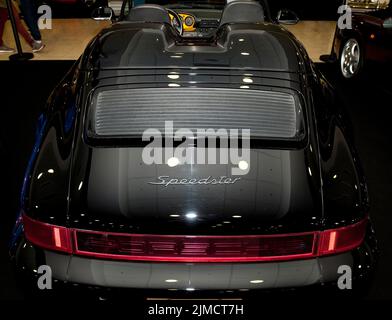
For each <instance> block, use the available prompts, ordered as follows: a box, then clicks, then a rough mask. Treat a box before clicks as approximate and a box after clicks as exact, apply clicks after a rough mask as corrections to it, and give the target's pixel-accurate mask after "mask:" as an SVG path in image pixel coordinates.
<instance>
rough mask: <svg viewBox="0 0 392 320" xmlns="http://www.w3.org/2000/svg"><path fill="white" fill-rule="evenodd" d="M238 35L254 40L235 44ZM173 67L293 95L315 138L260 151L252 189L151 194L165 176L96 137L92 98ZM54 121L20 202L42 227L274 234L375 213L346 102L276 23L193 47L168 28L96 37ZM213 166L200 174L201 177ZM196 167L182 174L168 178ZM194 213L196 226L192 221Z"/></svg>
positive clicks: (204, 80) (184, 73) (247, 184)
mask: <svg viewBox="0 0 392 320" xmlns="http://www.w3.org/2000/svg"><path fill="white" fill-rule="evenodd" d="M142 29H144V30H142ZM138 37H139V38H138ZM140 37H141V38H140ZM143 37H144V38H143ZM138 39H139V40H140V39H142V40H140V41H141V42H140V41H138ZM239 39H245V41H238V43H235V40H239ZM153 40H154V41H155V46H153V45H152V42H151V41H153ZM256 40H257V41H256ZM261 40H262V41H261ZM136 44H137V45H136ZM241 52H247V53H249V54H250V55H249V56H247V58H244V56H243V55H241ZM143 53H144V54H143ZM171 55H180V56H181V58H173V59H172V58H170V56H171ZM152 56H153V57H154V58H152ZM171 71H176V72H178V73H179V74H180V76H181V77H180V78H181V80H179V81H178V83H179V84H180V85H181V86H193V87H200V88H202V87H213V86H216V87H225V88H226V87H228V88H230V87H232V88H238V87H239V86H241V85H242V84H243V82H242V79H243V78H244V77H245V76H247V77H252V79H253V83H252V84H250V85H249V88H248V89H245V88H244V90H259V89H267V90H294V91H295V92H297V93H298V94H299V95H300V96H301V97H302V100H303V104H304V105H303V108H304V112H305V113H306V119H307V132H308V135H307V137H306V140H305V141H304V143H303V145H301V146H284V145H283V146H277V145H268V144H265V145H257V146H256V148H255V149H254V150H253V151H252V157H253V158H256V157H257V156H260V155H263V157H265V159H267V161H266V162H267V166H264V164H259V163H258V161H257V160H256V161H252V162H251V163H252V170H251V172H250V173H249V175H248V176H246V177H244V180H245V181H243V182H244V183H242V182H241V183H239V184H236V185H233V186H232V187H226V189H225V188H221V189H215V190H209V189H208V188H204V189H203V188H198V189H196V188H195V189H194V190H191V189H190V188H188V189H187V190H183V189H177V190H164V191H162V190H158V189H157V188H155V189H152V188H150V187H148V185H147V183H146V182H147V181H150V180H149V179H154V177H155V179H156V177H157V176H159V175H161V174H157V173H158V172H159V171H161V172H167V169H164V168H163V169H162V168H158V167H156V168H152V169H153V173H149V174H147V175H146V176H144V179H139V180H138V177H140V174H141V173H142V172H143V171H145V170H147V168H146V166H145V165H143V164H140V161H139V160H140V153H141V149H140V146H136V145H135V146H128V148H126V146H124V145H122V144H121V141H118V142H116V141H110V142H109V145H107V144H106V145H99V144H97V143H96V142H94V141H89V140H88V139H86V134H85V133H86V132H85V127H86V126H85V121H86V119H87V118H86V117H87V113H88V102H89V97H90V95H91V92H92V91H93V90H95V89H97V88H101V87H104V86H105V87H107V86H111V87H117V88H122V87H166V86H167V85H168V83H169V82H173V80H170V79H168V78H167V74H168V73H169V72H171ZM44 117H45V119H46V120H47V121H46V123H45V125H44V127H43V130H42V132H43V134H42V140H41V141H40V147H39V152H37V155H36V157H35V160H34V161H33V162H32V166H31V169H30V171H29V174H28V176H27V180H26V188H25V192H24V198H23V199H22V200H23V211H24V212H26V213H27V214H28V215H30V216H31V217H33V218H36V219H39V220H41V221H45V222H49V223H53V224H59V225H67V226H70V227H75V228H82V229H93V230H111V231H119V232H134V233H161V234H168V233H170V234H268V233H286V232H301V231H309V230H319V229H323V228H332V227H338V226H343V225H347V224H350V223H353V222H356V221H358V220H360V219H362V218H363V217H364V216H365V215H366V214H368V199H367V197H368V196H367V191H366V183H365V180H364V177H363V174H362V171H361V169H360V165H359V163H358V159H357V156H356V153H355V151H354V148H353V146H352V144H351V141H350V137H349V134H348V129H347V128H346V126H345V119H344V117H343V115H342V112H341V109H340V106H339V101H337V99H336V97H335V96H334V92H333V89H332V88H331V86H330V85H329V84H328V83H327V82H326V81H325V80H324V79H323V77H322V76H321V75H320V74H319V73H318V71H317V70H316V69H315V68H314V66H313V64H312V62H311V61H310V60H309V58H308V56H307V54H306V52H305V50H304V48H303V47H302V45H301V44H300V43H299V42H298V41H297V40H296V39H295V38H294V36H293V35H291V34H290V33H289V32H288V31H286V30H285V29H283V28H281V27H280V26H278V25H273V24H268V23H266V24H259V25H228V26H226V27H224V28H222V30H220V31H218V33H217V35H216V37H214V38H211V39H202V40H200V39H194V40H189V39H188V40H187V41H185V40H183V39H181V38H179V37H178V36H177V35H176V34H175V32H174V31H173V30H172V29H171V28H170V27H169V26H165V25H160V24H143V25H140V24H130V23H119V24H117V25H115V26H113V27H112V28H109V29H107V30H104V31H102V32H101V34H99V35H98V36H97V37H96V38H95V39H94V40H92V42H91V43H90V45H89V46H88V48H87V49H86V51H85V53H84V54H83V56H82V57H81V59H80V60H79V61H78V62H77V63H76V64H75V66H74V67H73V69H72V70H71V71H70V73H69V74H68V75H67V76H66V78H65V79H64V80H63V82H62V83H61V84H60V85H59V86H58V87H57V89H56V90H55V92H54V93H53V95H52V97H51V98H50V100H49V102H48V105H47V107H46V109H45V111H44ZM268 157H269V160H268ZM130 158H132V161H129V159H130ZM282 159H284V161H283V160H282ZM279 161H281V163H282V164H281V165H280V166H279V165H277V162H279ZM121 163H123V164H121ZM129 163H132V164H133V167H129V166H128V164H129ZM221 169H222V170H220V172H223V173H222V175H223V174H226V173H225V172H226V171H227V168H221ZM154 170H155V173H154ZM165 170H166V171H165ZM181 170H182V171H181ZM203 170H207V171H203ZM208 171H211V168H208V166H206V168H200V172H201V173H200V174H201V177H204V175H207V176H208V175H210V174H208V173H207V172H208ZM189 172H190V171H189V168H187V167H183V168H179V169H177V171H171V172H170V175H184V176H186V175H187V174H189ZM213 172H214V171H213ZM217 172H218V171H217ZM257 172H259V174H261V176H257V174H256V173H257ZM138 175H139V176H138ZM162 175H165V174H162ZM167 175H169V174H167ZM217 175H218V176H219V174H218V173H217ZM252 177H253V178H252ZM128 179H129V180H128ZM155 179H154V180H155ZM265 181H267V184H265ZM263 183H264V184H263ZM268 183H269V184H268ZM260 186H262V189H263V190H262V191H260ZM122 188H123V189H122ZM132 190H135V192H132ZM120 198H121V199H120ZM282 199H286V204H285V206H283V207H282V203H283V202H284V201H282ZM189 212H196V213H197V215H198V217H197V219H195V220H194V221H188V220H187V219H186V218H184V215H185V214H186V213H189ZM173 214H176V215H177V214H178V215H180V217H175V218H172V217H170V215H173ZM233 215H238V216H241V218H236V219H235V218H232V216H233ZM225 222H230V223H225Z"/></svg>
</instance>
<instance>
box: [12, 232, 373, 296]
mask: <svg viewBox="0 0 392 320" xmlns="http://www.w3.org/2000/svg"><path fill="white" fill-rule="evenodd" d="M367 238H368V239H367V240H366V241H365V242H364V243H363V244H362V245H361V247H359V248H357V249H355V250H353V251H350V252H347V253H343V254H338V255H333V256H327V257H321V258H315V259H306V260H298V261H284V262H268V263H160V262H129V261H112V260H100V259H91V258H85V257H78V256H71V255H67V254H62V253H55V252H51V251H47V250H42V249H40V248H37V247H35V246H33V245H31V244H30V243H28V242H26V241H25V239H21V242H20V243H19V246H18V249H17V251H16V255H15V262H16V269H17V271H22V273H20V272H17V275H19V276H20V277H22V274H23V276H26V275H27V276H28V278H30V279H32V280H33V283H34V282H35V283H36V279H37V278H38V276H39V275H38V274H37V270H38V268H39V266H41V265H48V266H50V268H51V270H52V276H53V279H54V280H56V282H59V283H67V284H68V285H73V286H78V285H81V286H87V287H99V288H112V289H140V290H148V291H155V290H158V291H162V290H163V291H170V292H172V291H174V290H176V291H183V292H186V290H193V289H194V290H195V292H201V291H211V292H212V291H238V292H239V291H241V292H244V291H256V290H257V291H259V290H274V289H283V288H304V287H309V286H319V285H327V284H330V285H336V283H337V280H338V278H339V277H340V276H341V274H339V273H338V269H339V267H340V266H342V265H345V266H349V267H350V268H351V270H352V276H353V282H355V281H358V280H361V281H365V280H367V279H368V278H369V277H370V275H371V273H372V271H373V270H374V267H375V263H376V256H377V255H376V246H375V243H373V241H372V238H370V237H367ZM168 279H172V280H173V279H174V280H176V281H175V282H174V281H171V282H167V281H166V280H168ZM252 280H262V282H261V281H256V283H255V281H252ZM353 286H354V285H353ZM189 288H191V289H189Z"/></svg>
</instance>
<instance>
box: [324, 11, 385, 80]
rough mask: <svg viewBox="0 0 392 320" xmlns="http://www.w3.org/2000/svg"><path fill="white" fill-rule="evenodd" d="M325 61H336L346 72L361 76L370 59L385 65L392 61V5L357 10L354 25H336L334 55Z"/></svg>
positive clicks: (342, 71) (354, 76) (325, 58)
mask: <svg viewBox="0 0 392 320" xmlns="http://www.w3.org/2000/svg"><path fill="white" fill-rule="evenodd" d="M320 59H321V60H323V61H336V62H338V63H339V69H340V73H341V74H342V76H343V77H344V78H346V79H355V78H358V77H359V76H360V75H361V73H362V71H363V70H364V68H365V66H366V65H367V64H368V62H370V61H373V62H377V63H380V64H382V65H385V64H388V63H390V62H391V61H392V5H391V4H390V5H389V6H388V7H387V8H386V9H383V10H376V11H369V12H364V13H360V12H354V13H353V16H352V29H339V28H336V33H335V38H334V42H333V47H332V53H331V55H330V56H322V57H321V58H320Z"/></svg>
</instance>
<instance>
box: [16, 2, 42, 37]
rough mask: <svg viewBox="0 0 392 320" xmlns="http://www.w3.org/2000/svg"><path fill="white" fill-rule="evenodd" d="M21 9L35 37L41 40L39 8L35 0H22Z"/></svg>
mask: <svg viewBox="0 0 392 320" xmlns="http://www.w3.org/2000/svg"><path fill="white" fill-rule="evenodd" d="M20 9H21V11H22V14H23V17H24V20H25V22H26V25H27V27H28V28H29V30H30V33H31V36H32V37H33V39H34V40H36V41H39V40H41V32H40V31H39V28H38V18H39V17H38V13H37V10H38V8H37V4H36V2H35V0H20Z"/></svg>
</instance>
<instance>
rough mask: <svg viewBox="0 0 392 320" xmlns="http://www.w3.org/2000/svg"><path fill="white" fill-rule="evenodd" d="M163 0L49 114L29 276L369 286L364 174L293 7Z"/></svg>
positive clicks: (254, 286)
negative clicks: (300, 36) (296, 27)
mask: <svg viewBox="0 0 392 320" xmlns="http://www.w3.org/2000/svg"><path fill="white" fill-rule="evenodd" d="M150 2H154V1H149V3H147V4H144V5H140V6H136V7H134V8H131V7H127V6H129V3H130V2H129V1H125V2H124V6H123V10H122V12H123V13H122V16H121V18H120V19H119V21H117V22H116V23H114V24H113V25H112V26H111V27H110V28H108V29H105V30H103V31H102V32H100V34H99V35H97V36H96V37H95V38H94V39H93V40H92V41H91V43H90V44H89V45H88V47H87V49H86V50H85V52H84V54H83V55H82V57H81V58H80V59H79V60H78V61H77V63H76V64H75V65H74V67H73V68H72V70H71V71H70V72H69V73H68V75H67V76H66V77H65V78H64V80H63V81H62V82H61V83H60V84H59V85H58V86H57V88H56V89H55V91H54V92H53V94H52V96H51V97H50V99H49V101H48V104H47V106H46V108H45V110H44V112H43V113H42V115H41V117H40V119H39V126H38V129H37V139H36V144H35V146H34V151H33V154H32V156H31V159H30V162H29V166H28V169H27V173H26V176H25V181H24V185H23V190H22V199H21V210H20V215H19V217H18V219H17V222H16V225H15V229H14V232H13V237H12V241H11V247H10V252H11V256H12V258H13V260H14V262H15V266H16V271H17V275H19V276H20V277H27V278H28V279H33V284H34V283H36V282H37V279H39V277H40V276H42V272H41V271H42V269H41V271H40V267H41V266H46V268H49V269H50V271H51V276H52V278H53V286H54V287H55V286H56V285H57V286H59V287H61V288H64V287H76V286H77V287H79V288H83V287H88V288H97V290H98V289H102V290H106V289H111V290H117V289H118V290H121V289H135V290H136V291H137V289H140V290H149V292H153V291H154V292H155V290H157V291H159V292H175V293H176V294H181V292H184V293H187V294H197V293H201V292H209V293H211V292H224V291H229V292H239V293H240V292H245V291H251V292H252V291H255V292H262V291H264V292H265V290H272V291H275V290H277V291H279V289H285V288H290V289H291V288H297V289H300V288H319V287H336V288H340V289H342V290H349V289H350V288H352V289H355V288H358V287H360V286H362V283H365V282H366V281H367V280H368V279H370V276H371V274H372V272H373V270H374V266H375V261H376V256H377V255H376V251H377V250H376V249H377V246H376V240H375V236H374V233H373V229H372V226H371V222H370V219H369V204H368V193H367V187H366V182H365V179H364V176H363V173H362V171H361V168H360V163H359V160H358V156H357V154H356V153H355V150H354V148H353V145H352V143H351V141H350V134H349V130H348V128H347V125H346V123H345V117H344V115H343V112H342V110H341V105H340V103H339V100H338V99H337V98H336V97H335V95H334V91H333V88H332V87H331V86H330V85H329V83H328V82H327V81H326V80H325V79H324V78H323V76H322V75H321V74H320V73H319V71H318V70H317V69H316V68H315V66H314V65H313V63H312V62H311V61H310V59H309V57H308V55H307V53H306V51H305V49H304V48H303V46H302V45H301V43H300V42H299V41H298V40H296V38H295V37H294V36H293V35H292V34H291V33H290V32H288V31H287V30H286V29H285V28H283V27H282V26H281V25H280V24H279V22H280V23H284V22H286V23H292V22H295V20H296V19H295V18H293V17H294V16H293V14H292V13H290V12H288V11H281V12H280V13H279V19H277V21H275V20H273V19H271V17H270V14H269V10H268V6H267V4H266V3H265V2H264V1H260V2H258V1H246V0H238V1H230V2H229V3H227V4H225V1H214V3H213V4H211V3H210V2H209V1H204V2H203V1H201V2H197V4H196V3H193V4H192V5H190V4H189V2H181V1H180V2H173V1H170V4H169V5H167V6H159V5H157V4H151V3H150ZM102 12H103V13H107V12H108V11H107V10H103V11H102ZM290 16H291V18H290V19H289V17H290ZM188 17H191V18H190V19H186V18H188ZM284 17H286V19H284ZM185 25H186V27H185ZM227 133H230V134H227ZM212 138H215V140H214V139H212ZM234 138H238V139H237V140H236V139H234ZM181 148H182V149H181ZM235 149H239V150H240V151H241V152H238V153H237V152H232V150H235ZM189 150H190V151H194V150H196V151H197V152H188V151H189ZM198 151H204V153H203V152H200V153H199V152H198ZM214 151H216V152H217V153H218V156H217V157H215V158H214V157H211V158H210V157H209V156H210V155H211V154H212V153H213V152H214ZM225 152H226V153H225ZM184 154H185V155H184ZM195 154H196V156H195ZM228 154H229V155H230V156H228ZM206 155H208V157H207V158H208V159H207V161H204V160H205V157H203V156H206ZM203 159H204V160H203ZM210 160H211V161H210ZM45 270H46V269H45ZM345 276H346V278H344V277H345ZM342 277H343V278H344V279H343V281H341V279H342ZM351 282H352V283H351Z"/></svg>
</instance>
